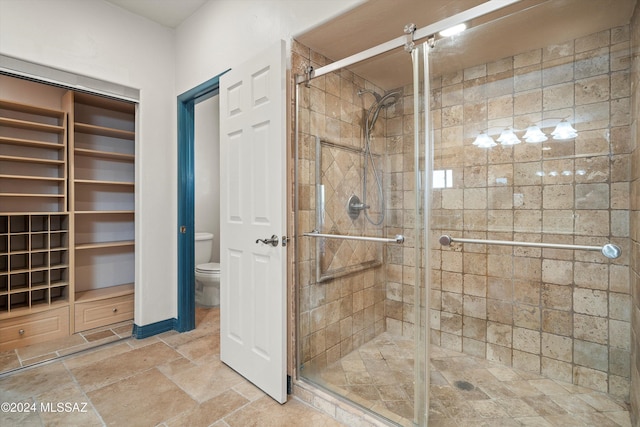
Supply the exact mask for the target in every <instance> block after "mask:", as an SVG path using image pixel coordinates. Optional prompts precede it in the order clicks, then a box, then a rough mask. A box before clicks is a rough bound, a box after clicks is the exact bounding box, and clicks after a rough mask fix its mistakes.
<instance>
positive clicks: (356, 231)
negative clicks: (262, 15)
mask: <svg viewBox="0 0 640 427" xmlns="http://www.w3.org/2000/svg"><path fill="white" fill-rule="evenodd" d="M302 50H303V49H297V51H302ZM389 55H395V56H397V61H398V70H397V71H398V72H399V73H400V74H405V75H406V76H407V78H406V79H405V80H398V79H395V81H396V82H397V83H395V84H393V85H390V84H386V85H384V86H383V85H378V84H377V83H376V81H374V80H369V79H368V78H366V76H361V75H359V74H358V72H357V64H355V65H354V66H353V67H349V69H343V70H339V71H336V72H332V73H330V74H327V75H324V76H321V77H318V78H316V79H312V80H310V81H309V84H308V87H307V86H306V85H305V84H299V85H298V86H297V91H298V95H297V100H298V102H297V118H298V119H297V124H298V132H297V144H296V145H297V155H296V171H297V178H296V194H297V197H298V199H297V203H298V206H297V209H296V218H297V221H296V223H297V230H296V236H297V240H296V242H297V245H298V247H297V259H296V261H297V262H296V265H297V267H298V271H297V274H298V276H297V291H298V296H299V299H298V310H299V311H298V316H297V317H298V331H297V342H298V372H299V377H300V378H302V379H304V380H306V381H309V382H311V383H313V384H314V385H316V386H318V387H321V388H323V389H325V390H327V391H329V392H331V393H333V394H335V395H337V396H340V397H341V398H345V399H348V400H349V401H351V402H352V403H354V404H356V405H359V406H361V407H362V408H364V409H366V410H368V411H371V412H372V413H375V414H376V415H378V416H382V417H384V418H386V419H388V420H391V421H394V422H396V423H399V424H401V425H424V415H425V402H426V387H425V382H424V379H425V372H426V368H425V365H426V359H425V346H426V344H425V340H424V337H425V335H426V334H425V326H426V321H425V313H426V304H425V302H424V298H425V295H426V292H425V287H424V286H425V283H426V282H425V280H423V279H424V274H425V271H426V270H425V268H424V266H425V261H424V254H425V251H424V249H423V245H424V238H423V236H422V234H423V233H424V230H425V223H424V220H423V219H422V215H424V212H425V209H424V206H423V204H424V202H425V198H424V197H423V196H422V195H421V194H422V193H421V190H424V183H423V182H422V180H423V178H424V176H425V175H424V173H421V172H420V171H421V170H424V152H425V151H424V142H423V141H424V136H425V133H424V131H423V127H424V118H423V115H422V114H420V112H424V111H425V109H424V107H423V106H421V104H422V103H423V102H424V97H423V96H422V95H421V93H420V91H421V90H423V85H422V84H421V81H420V80H421V79H422V78H423V76H424V73H423V72H422V74H417V75H416V76H417V79H418V80H415V81H414V80H413V70H414V69H413V65H412V64H413V63H415V64H416V65H419V64H421V63H422V64H424V61H420V60H419V59H420V57H419V54H418V53H416V54H413V59H414V60H416V61H417V62H416V61H413V62H412V55H411V54H409V53H406V52H401V53H400V54H398V52H391V53H389ZM312 56H313V55H312ZM313 57H317V56H313ZM311 59H312V58H299V57H294V63H295V62H296V61H310V60H311ZM419 70H422V71H423V69H422V68H420V69H417V71H419ZM415 109H418V110H417V111H418V112H417V113H416V112H415V111H416V110H415ZM417 138H418V139H417ZM419 138H421V140H420V139H419ZM420 414H421V415H420Z"/></svg>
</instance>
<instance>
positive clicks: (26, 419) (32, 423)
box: [0, 394, 42, 427]
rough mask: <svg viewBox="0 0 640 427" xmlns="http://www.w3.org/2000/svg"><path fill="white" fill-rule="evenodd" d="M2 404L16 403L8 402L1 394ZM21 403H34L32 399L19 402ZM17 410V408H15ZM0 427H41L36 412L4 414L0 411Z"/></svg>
mask: <svg viewBox="0 0 640 427" xmlns="http://www.w3.org/2000/svg"><path fill="white" fill-rule="evenodd" d="M1 401H2V402H12V403H17V401H13V400H8V397H6V396H5V395H4V394H2V399H1ZM21 402H23V403H27V404H29V405H32V404H33V403H35V402H34V401H33V399H24V400H21ZM16 409H17V408H16ZM0 426H20V427H42V421H41V420H40V415H38V412H35V411H34V412H31V411H28V412H27V411H22V412H4V411H0Z"/></svg>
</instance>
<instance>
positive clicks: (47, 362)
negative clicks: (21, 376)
mask: <svg viewBox="0 0 640 427" xmlns="http://www.w3.org/2000/svg"><path fill="white" fill-rule="evenodd" d="M130 339H133V336H130V337H126V338H119V339H117V340H114V341H109V342H107V343H104V344H99V345H97V346H95V347H91V348H85V349H82V350H78V351H75V352H73V353H69V354H65V355H63V356H57V357H54V358H53V359H48V360H43V361H41V362H37V363H33V364H31V365H26V366H21V367H19V368H15V369H11V370H9V371H4V372H0V380H2V379H4V378H7V377H10V376H11V375H14V374H17V373H21V372H26V371H30V370H32V369H35V368H39V367H41V366H46V365H50V364H52V363H56V362H63V361H65V360H66V359H68V358H71V357H75V356H79V355H81V354H84V353H89V352H91V351H93V350H96V349H102V348H104V347H108V346H110V345H112V344H116V343H120V342H123V341H128V340H130Z"/></svg>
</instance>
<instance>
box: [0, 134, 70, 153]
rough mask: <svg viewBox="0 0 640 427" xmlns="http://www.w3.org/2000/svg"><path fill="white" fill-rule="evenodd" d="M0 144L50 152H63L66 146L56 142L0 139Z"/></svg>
mask: <svg viewBox="0 0 640 427" xmlns="http://www.w3.org/2000/svg"><path fill="white" fill-rule="evenodd" d="M0 144H8V145H18V146H21V147H35V148H48V149H52V150H64V149H65V148H66V146H65V145H64V144H61V143H58V142H44V141H36V140H33V139H22V138H9V137H4V136H2V137H0Z"/></svg>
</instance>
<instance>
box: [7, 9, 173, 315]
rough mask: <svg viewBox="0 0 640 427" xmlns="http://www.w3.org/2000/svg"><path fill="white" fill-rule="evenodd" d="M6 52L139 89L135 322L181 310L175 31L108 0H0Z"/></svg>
mask: <svg viewBox="0 0 640 427" xmlns="http://www.w3.org/2000/svg"><path fill="white" fill-rule="evenodd" d="M0 53H2V54H4V55H9V56H13V57H17V58H20V59H23V60H27V61H31V62H36V63H39V64H43V65H47V66H50V67H54V68H59V69H63V70H66V71H70V72H73V73H77V74H83V75H86V76H90V77H95V78H98V79H102V80H107V81H111V82H114V83H118V84H121V85H124V86H129V87H133V88H138V89H140V108H139V114H138V120H139V122H138V125H139V126H138V131H139V133H138V141H137V151H136V155H137V159H138V161H137V165H136V167H137V170H136V210H137V212H138V215H136V222H137V230H136V237H137V242H138V244H137V246H136V285H137V287H136V306H135V323H136V324H137V325H140V326H141V325H146V324H150V323H154V322H158V321H161V320H165V319H170V318H173V317H175V316H176V314H177V291H176V277H177V265H176V251H177V249H176V244H177V243H176V242H177V240H176V235H177V233H176V223H177V212H176V205H177V201H176V199H177V197H176V192H177V178H176V173H177V172H176V171H177V165H176V151H177V148H176V98H175V90H174V81H175V79H174V69H175V56H174V33H173V31H172V30H170V29H168V28H166V27H163V26H161V25H158V24H155V23H153V22H151V21H149V20H146V19H144V18H141V17H139V16H136V15H133V14H131V13H129V12H126V11H124V10H123V9H120V8H118V7H116V6H114V5H112V4H110V3H106V2H103V1H102V0H40V1H37V0H36V1H34V0H0Z"/></svg>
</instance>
